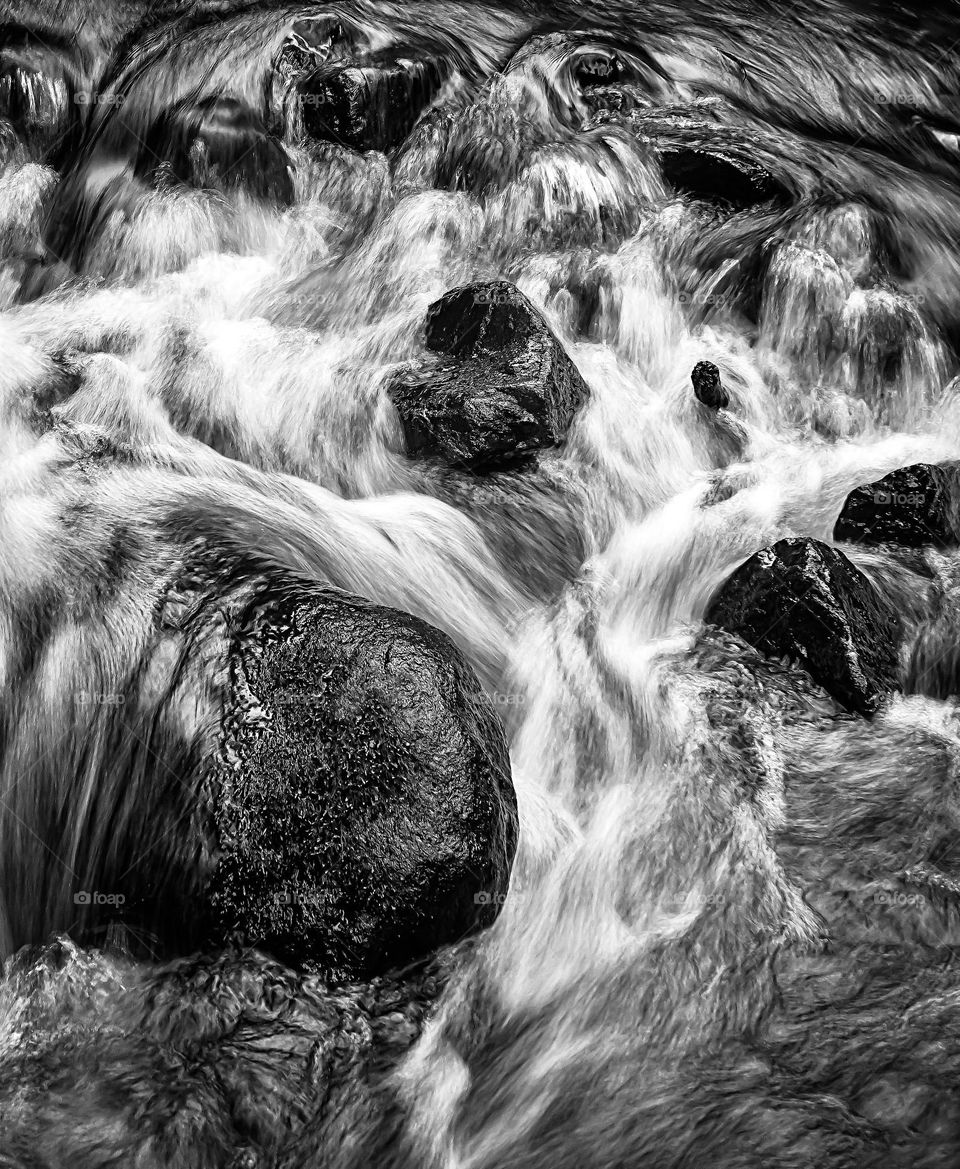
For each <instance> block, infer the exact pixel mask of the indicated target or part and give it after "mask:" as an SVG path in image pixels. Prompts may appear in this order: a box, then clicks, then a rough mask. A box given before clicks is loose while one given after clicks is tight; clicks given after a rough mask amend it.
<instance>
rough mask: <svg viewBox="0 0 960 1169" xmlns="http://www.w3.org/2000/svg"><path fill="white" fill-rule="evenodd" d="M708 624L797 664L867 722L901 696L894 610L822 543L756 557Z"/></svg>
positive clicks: (801, 543) (782, 547)
mask: <svg viewBox="0 0 960 1169" xmlns="http://www.w3.org/2000/svg"><path fill="white" fill-rule="evenodd" d="M706 620H707V621H708V622H709V623H710V624H713V625H718V626H720V627H721V628H723V629H726V630H729V631H730V632H731V633H737V634H739V635H740V636H741V637H742V638H743V639H744V640H745V641H747V642H749V643H750V644H751V645H752V646H755V647H756V648H757V649H759V650H761V651H762V652H763V653H766V654H769V655H771V656H772V657H787V658H789V659H791V660H792V661H795V662H797V663H798V664H800V665H801V666H803V667H804V669H806V670H807V671H808V672H809V674H810V676H811V677H812V678H813V679H814V680H815V681H816V682H818V683H819V684H820V685H821V686H822V687H823V688H824V689H825V690H826V691H828V693H830V694H831V695H833V697H834V698H835V699H836V700H837V701H838V702H839V703H840V704H841V705H842V706H844V707H846V708H847V709H848V710H852V711H857V712H858V713H860V714H863V715H866V716H867V717H870V716H872V715H873V714H875V713H876V711H877V710H878V709H879V707H880V704H881V702H882V701H883V697H884V695H885V694H888V693H890V692H891V691H895V690H897V689H899V683H898V649H897V647H898V642H899V640H900V637H901V633H902V624H901V620H900V617H899V615H898V613H897V611H896V609H895V608H894V607H893V606H892V605H891V604H890V602H888V601H887V600H886V598H884V597H883V595H882V594H881V593H880V592H879V591H878V590H877V589H876V588H875V587H874V585H873V584H872V583H871V582H870V581H869V580H868V579H867V578H866V577H865V576H864V575H863V573H861V572H860V571H859V570H858V569H857V568H855V567H854V565H852V564H851V563H850V561H849V560H848V559H847V558H846V557H845V556H843V555H842V554H841V553H840V552H838V551H837V550H836V549H835V548H831V547H829V546H828V545H826V544H822V543H820V542H819V541H817V540H808V539H787V540H780V541H778V543H776V544H774V545H773V546H772V547H770V548H764V549H762V550H761V551H760V552H757V553H756V554H755V555H753V556H751V557H750V559H749V560H748V561H746V563H745V564H742V565H741V566H740V567H739V568H738V569H737V570H736V572H734V573H733V575H732V576H730V577H729V578H728V580H727V581H726V583H725V584H724V585H723V586H722V587H721V588H720V590H719V591H718V592H717V594H716V595H715V596H714V598H713V599H712V601H711V603H710V605H709V607H708V609H707V615H706Z"/></svg>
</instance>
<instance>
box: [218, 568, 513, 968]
mask: <svg viewBox="0 0 960 1169" xmlns="http://www.w3.org/2000/svg"><path fill="white" fill-rule="evenodd" d="M241 629H242V632H240V633H238V635H237V637H236V640H235V642H234V646H233V651H232V654H231V658H232V662H233V666H232V678H233V683H234V698H233V709H232V710H231V711H230V712H229V714H228V717H227V719H226V722H225V726H226V728H227V729H226V731H225V740H224V748H223V751H222V754H221V759H220V762H219V765H218V767H217V773H216V781H217V783H218V784H219V790H220V795H219V797H218V801H217V802H218V807H219V811H218V812H217V827H218V834H219V860H218V863H217V867H216V870H215V873H214V875H213V879H212V884H211V897H212V902H213V906H214V916H215V919H216V925H217V928H219V930H220V931H222V932H224V933H231V932H234V931H238V932H239V934H240V935H241V936H242V938H243V939H244V940H245V941H246V942H248V943H251V944H256V945H259V946H262V947H264V948H266V949H268V950H270V951H271V952H272V953H275V954H277V955H278V956H281V957H283V958H284V959H285V960H288V961H302V960H305V959H310V960H311V961H313V962H317V963H319V964H321V966H323V967H324V968H325V969H327V970H328V971H330V972H331V974H332V975H333V976H335V977H344V976H351V977H352V976H363V977H367V976H369V975H370V974H373V973H376V972H378V971H383V970H386V969H389V968H391V967H396V966H398V965H402V964H405V963H407V962H410V961H412V960H414V959H416V958H419V957H422V956H424V955H426V954H429V953H431V952H433V951H435V950H436V949H437V948H438V947H440V946H441V945H443V944H445V943H448V942H455V941H457V940H459V939H460V938H461V937H463V936H464V935H466V934H469V933H471V932H473V931H475V930H477V929H480V928H482V927H484V926H487V925H489V924H491V922H492V921H493V920H494V919H495V918H496V916H497V913H498V912H499V905H500V903H501V902H502V898H503V895H504V894H505V892H506V888H507V884H508V881H509V876H510V866H511V863H512V860H513V854H514V850H515V847H516V840H517V809H516V799H515V796H514V792H513V787H512V784H511V780H510V765H509V757H508V753H507V747H506V742H505V739H504V734H503V729H502V726H501V724H500V722H499V719H498V718H497V716H496V714H495V713H494V711H493V708H492V706H491V705H490V704H489V703H487V702H486V701H485V700H484V696H483V694H482V692H481V689H480V685H479V682H478V681H477V679H476V677H475V675H474V674H473V672H472V671H471V670H470V668H469V667H468V666H467V665H466V663H465V662H464V661H463V659H462V658H461V656H460V654H459V653H458V651H457V650H456V649H455V647H454V646H453V645H452V643H451V642H450V641H449V640H448V639H447V638H446V636H445V635H443V634H442V633H440V632H439V631H438V630H436V629H433V628H432V627H431V626H428V625H426V624H425V623H424V622H422V621H420V620H418V619H417V618H415V617H412V616H409V615H408V614H405V613H401V612H398V611H395V610H390V609H386V608H382V607H379V606H375V605H371V604H367V603H365V602H362V601H360V600H358V599H355V598H350V597H347V596H345V595H343V594H339V593H334V592H329V591H321V590H310V591H307V590H306V589H303V588H293V587H290V588H284V589H280V590H277V591H275V592H273V593H271V594H270V595H269V596H259V597H258V598H257V599H256V601H255V602H253V603H252V604H251V606H250V608H249V611H248V612H246V613H245V614H244V616H243V620H242V622H241Z"/></svg>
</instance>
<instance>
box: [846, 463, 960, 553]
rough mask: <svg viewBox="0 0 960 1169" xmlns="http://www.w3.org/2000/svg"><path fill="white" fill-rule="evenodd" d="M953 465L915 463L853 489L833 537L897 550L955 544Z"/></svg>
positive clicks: (956, 523)
mask: <svg viewBox="0 0 960 1169" xmlns="http://www.w3.org/2000/svg"><path fill="white" fill-rule="evenodd" d="M957 467H958V464H956V463H952V464H945V465H944V466H936V465H933V464H929V463H916V464H914V465H913V466H912V467H901V468H900V469H899V470H897V471H892V472H891V473H890V474H889V475H884V477H883V478H882V479H878V480H877V481H876V482H874V483H868V484H866V485H865V486H863V487H858V488H857V489H856V491H852V492H851V493H850V494H849V495H848V496H847V501H846V503H844V505H843V510H842V511H841V512H840V516H839V518H838V519H837V523H836V526H835V527H834V529H833V538H834V540H842V541H846V542H847V543H851V544H897V545H899V546H900V547H902V548H922V547H925V546H927V545H933V546H934V547H937V548H947V547H951V546H955V545H956V544H958V543H960V539H958V533H960V526H958V522H957V519H958V517H957V501H956V481H957Z"/></svg>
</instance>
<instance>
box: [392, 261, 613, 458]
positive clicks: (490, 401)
mask: <svg viewBox="0 0 960 1169" xmlns="http://www.w3.org/2000/svg"><path fill="white" fill-rule="evenodd" d="M426 342H427V348H428V350H430V351H431V352H432V353H434V354H436V355H437V359H436V360H434V361H433V362H432V363H428V364H427V365H426V366H424V367H420V368H414V369H410V370H407V371H405V372H403V373H401V374H400V375H399V376H398V377H397V378H396V379H395V380H394V382H393V383H392V384H391V386H390V391H389V392H390V396H391V398H392V399H393V403H394V406H395V407H396V409H397V412H398V414H399V415H400V420H401V423H402V425H403V432H404V437H405V440H406V447H407V453H408V454H409V455H410V456H411V457H416V456H423V455H439V456H441V457H442V458H444V459H445V460H446V461H447V462H448V463H450V464H451V465H453V466H460V467H468V468H470V469H472V470H487V469H490V468H492V467H495V466H505V465H508V464H509V463H511V462H514V461H516V460H517V459H518V458H523V457H525V456H529V455H531V454H533V453H535V452H536V451H539V450H542V449H545V448H548V447H554V446H559V445H560V444H561V443H562V442H563V440H564V438H565V436H566V433H567V430H568V428H569V426H570V422H571V420H572V418H573V416H574V414H575V413H576V411H577V410H578V409H579V408H580V406H581V405H583V403H584V402H585V401H586V400H587V398H588V397H589V393H590V391H589V388H588V387H587V384H586V382H585V381H584V380H583V378H582V377H581V375H580V373H579V371H578V370H577V368H576V366H575V365H574V364H573V362H572V361H571V360H570V358H569V357H568V356H567V353H566V351H565V350H564V348H563V346H562V345H561V344H560V342H559V341H558V340H557V338H556V337H555V336H554V334H553V332H552V331H551V329H550V327H549V325H548V324H547V323H546V321H545V320H544V319H543V317H542V316H541V315H540V313H539V312H538V311H537V309H536V308H535V307H534V306H533V305H532V304H531V303H530V301H529V300H528V299H527V298H526V297H525V296H524V295H523V293H522V292H521V291H520V290H519V289H518V288H517V287H516V286H515V285H513V284H510V283H508V282H507V281H502V280H500V281H492V282H489V283H483V284H468V285H465V286H464V287H462V288H456V289H454V290H453V291H451V292H448V293H446V295H445V296H443V297H441V299H440V300H438V301H436V302H435V303H434V304H432V305H431V306H430V309H429V311H428V314H427V328H426Z"/></svg>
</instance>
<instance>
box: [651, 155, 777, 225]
mask: <svg viewBox="0 0 960 1169" xmlns="http://www.w3.org/2000/svg"><path fill="white" fill-rule="evenodd" d="M660 166H661V168H662V170H663V175H664V178H665V179H666V180H667V182H668V183H669V184H670V185H671V186H672V187H673V188H674V189H675V190H677V191H682V192H684V193H686V194H688V195H692V196H694V198H696V199H703V200H705V201H706V202H709V203H725V204H729V205H731V206H733V207H734V208H736V209H738V210H739V209H743V208H746V207H755V206H757V205H758V204H760V203H769V202H771V201H775V202H782V203H789V202H791V201H792V200H791V195H790V192H789V191H788V190H787V188H786V187H785V186H784V185H783V184H782V183H781V182H780V181H779V180H778V179H777V178H776V177H775V176H774V175H772V174H771V173H770V172H769V171H768V170H767V169H766V168H765V167H763V166H761V165H760V164H759V163H757V162H753V161H748V160H747V159H744V158H740V157H735V156H734V155H732V154H723V153H720V152H718V151H711V150H706V149H699V148H695V147H676V148H671V149H664V150H661V151H660Z"/></svg>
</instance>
